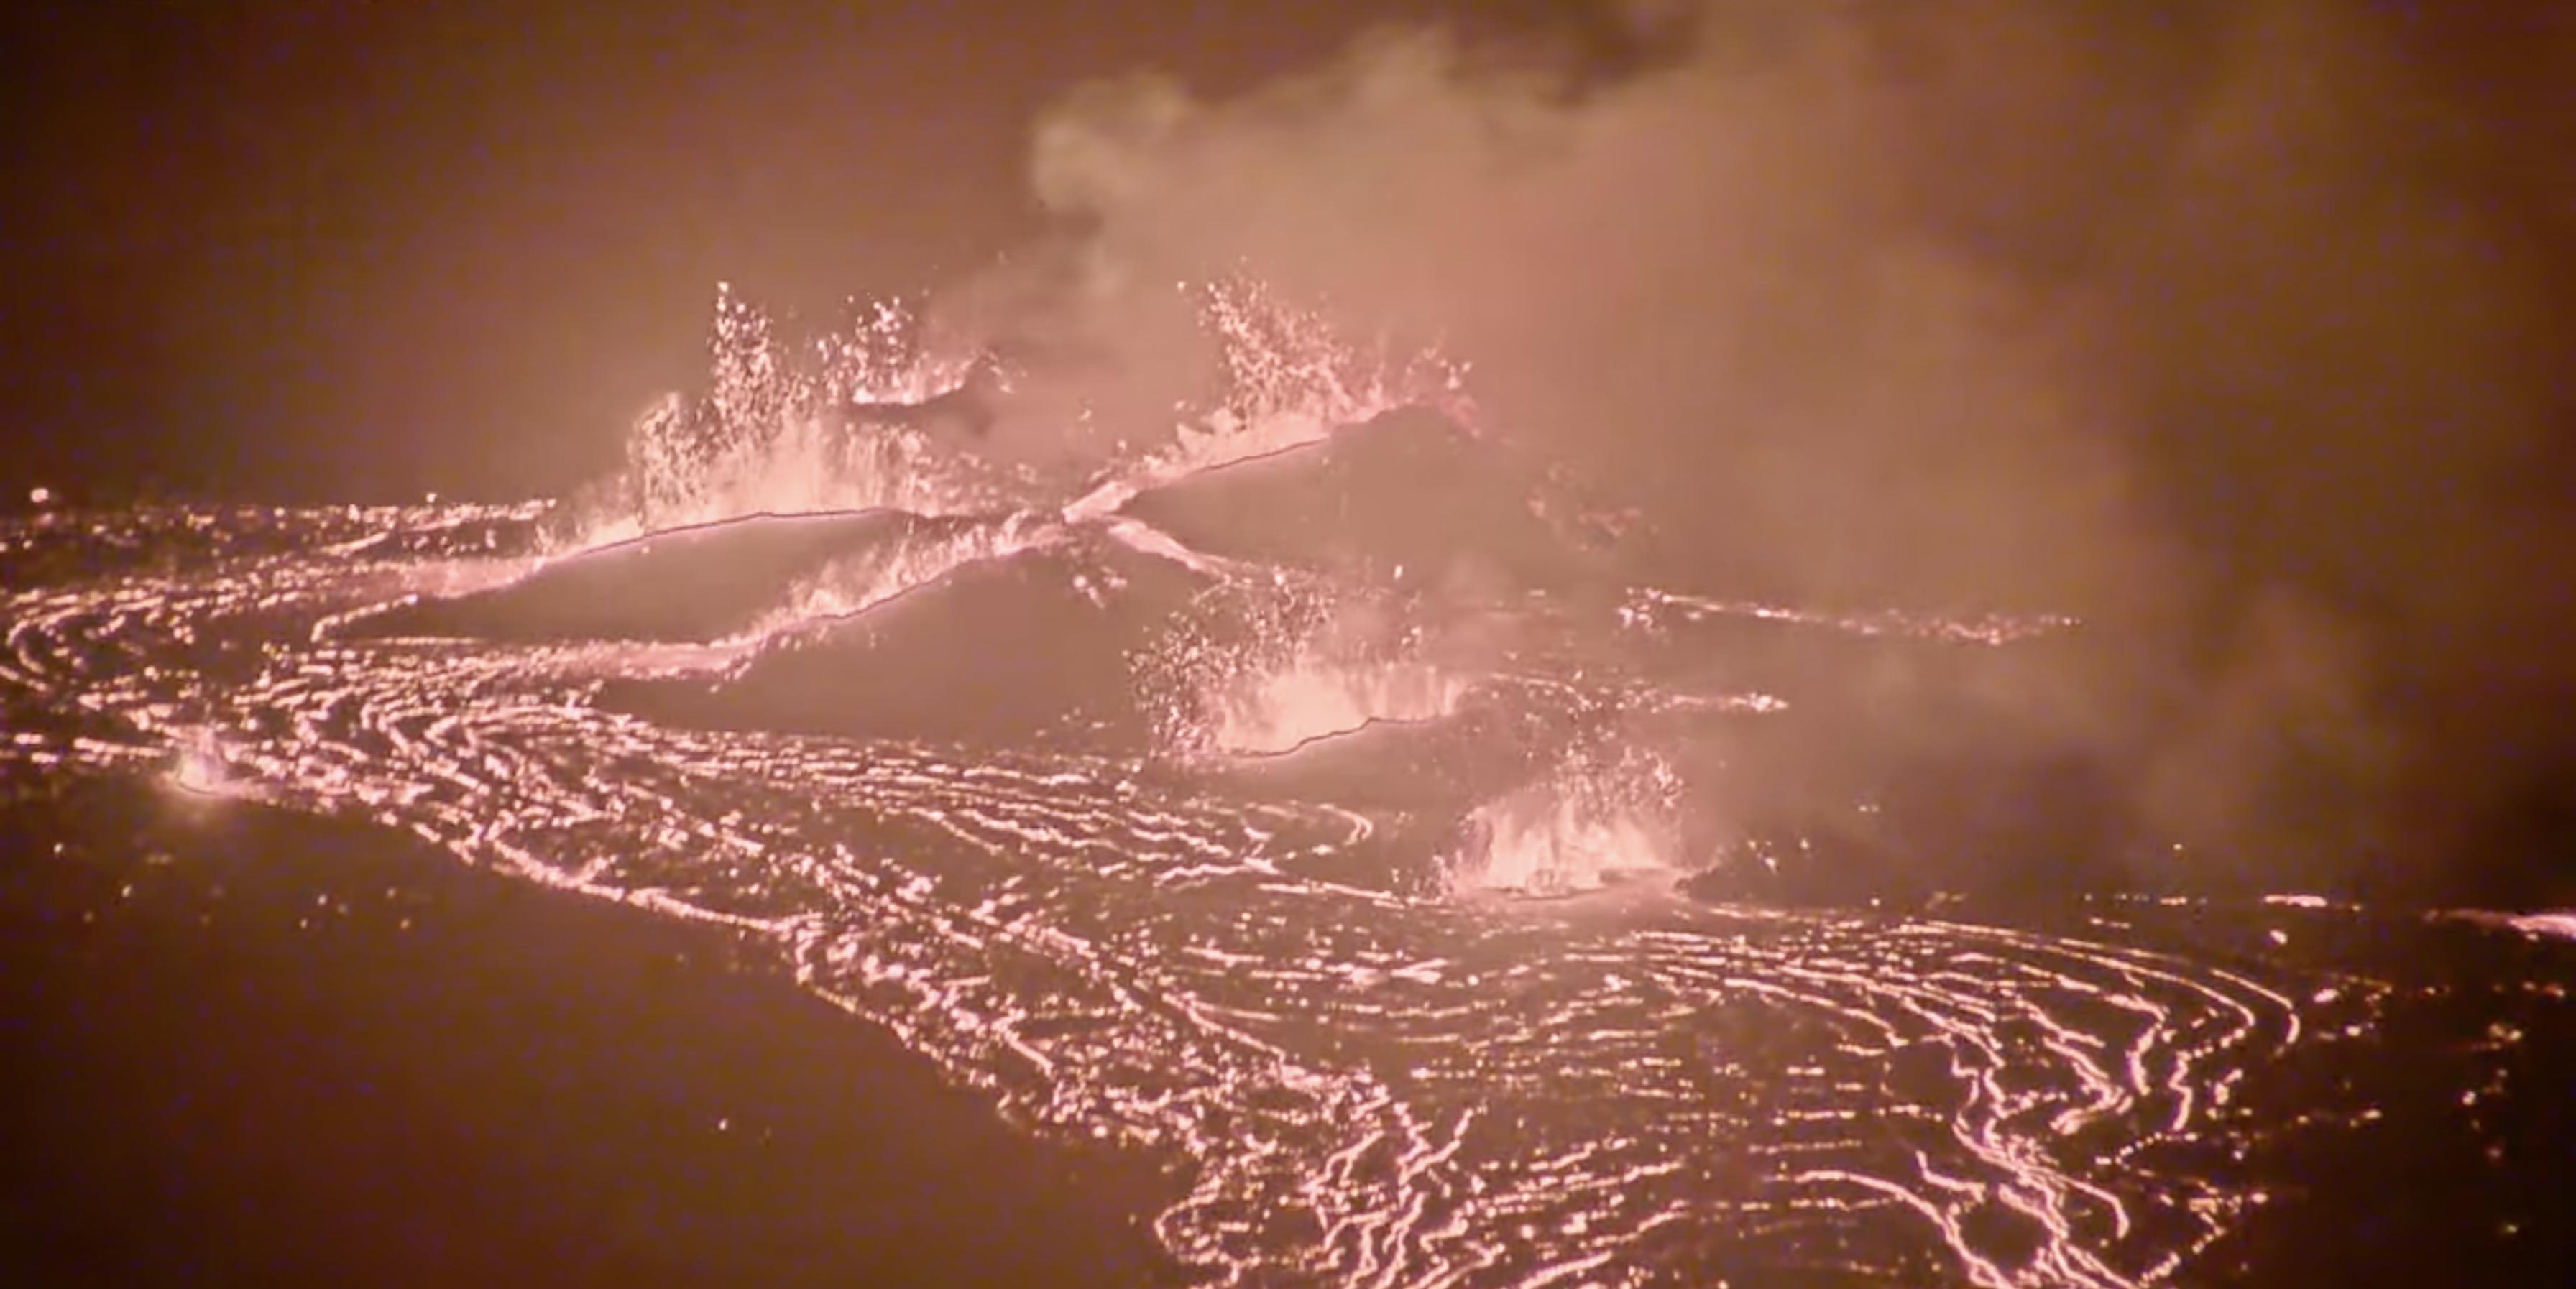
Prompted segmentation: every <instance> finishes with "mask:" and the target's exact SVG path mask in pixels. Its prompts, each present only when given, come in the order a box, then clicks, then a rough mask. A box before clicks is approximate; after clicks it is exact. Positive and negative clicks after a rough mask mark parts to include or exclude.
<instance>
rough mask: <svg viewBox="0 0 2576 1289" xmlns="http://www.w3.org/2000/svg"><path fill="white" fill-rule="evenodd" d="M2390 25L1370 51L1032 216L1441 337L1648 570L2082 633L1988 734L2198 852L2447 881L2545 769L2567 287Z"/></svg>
mask: <svg viewBox="0 0 2576 1289" xmlns="http://www.w3.org/2000/svg"><path fill="white" fill-rule="evenodd" d="M2403 8H2404V7H2398V6H2387V5H2378V4H2372V3H2367V2H2366V0H2177V2H2175V3H2160V4H2153V5H2147V4H2139V5H2126V4H2121V5H2071V4H2063V3H2055V2H2053V0H1961V2H1958V3H1938V2H1932V3H1919V4H1884V5H1825V4H1813V5H1806V4H1781V3H1763V2H1761V0H1704V2H1702V3H1690V4H1678V5H1674V4H1667V5H1644V6H1639V5H1631V6H1627V7H1625V8H1624V9H1622V10H1619V11H1617V12H1618V13H1620V14H1621V15H1622V16H1623V17H1622V20H1623V21H1626V22H1628V23H1629V24H1630V26H1629V27H1628V28H1627V30H1628V31H1629V33H1630V35H1631V36H1632V37H1633V39H1632V42H1631V43H1632V46H1633V47H1634V49H1637V50H1643V51H1644V54H1645V56H1641V57H1635V58H1632V59H1630V60H1628V63H1627V64H1626V65H1625V66H1623V67H1622V68H1620V69H1618V70H1616V71H1615V73H1613V72H1605V71H1604V70H1603V69H1602V68H1601V67H1599V66H1594V65H1587V64H1586V63H1585V61H1584V60H1583V58H1582V57H1580V56H1577V55H1576V54H1574V53H1572V52H1569V51H1568V50H1567V49H1563V48H1558V47H1554V46H1551V45H1549V44H1547V43H1546V42H1545V41H1544V40H1541V39H1527V40H1495V39H1489V38H1471V37H1468V36H1465V35H1461V34H1459V33H1456V32H1451V31H1444V30H1433V29H1411V30H1390V31H1387V32H1384V33H1381V34H1380V35H1378V36H1376V37H1374V38H1372V39H1369V40H1367V41H1364V42H1362V43H1360V44H1358V45H1357V46H1355V47H1354V48H1352V49H1351V50H1350V51H1349V52H1348V53H1347V55H1346V56H1344V57H1342V58H1341V59H1340V60H1338V61H1336V62H1333V63H1331V64H1330V65H1327V66H1322V67H1317V68H1313V69H1310V70H1308V71H1305V72H1303V73H1300V74H1297V75H1294V76H1291V77H1287V78H1285V79H1282V80H1279V81H1277V82H1275V83H1273V84H1271V85H1268V86H1266V87H1264V88H1261V89H1258V90H1256V91H1254V92H1251V93H1249V94H1246V95H1243V96H1240V97H1236V98H1230V99H1224V100H1217V101H1211V100H1207V99H1203V98H1199V97H1195V96H1193V95H1192V94H1191V93H1190V92H1188V91H1187V90H1186V89H1184V88H1183V87H1182V86H1180V85H1179V84H1178V83H1176V82H1173V81H1169V80H1163V79H1157V78H1154V77H1143V78H1138V79H1130V80H1126V81H1119V82H1113V83H1105V84H1102V85H1099V86H1095V87H1094V88H1092V89H1090V90H1088V91H1086V92H1084V93H1082V94H1079V95H1076V96H1074V97H1073V98H1072V99H1070V100H1069V101H1067V102H1065V103H1063V104H1062V105H1061V106H1060V108H1059V110H1057V111H1056V112H1054V113H1053V114H1052V115H1051V116H1049V117H1048V118H1047V119H1045V120H1044V121H1043V122H1042V123H1041V125H1040V128H1039V130H1038V133H1037V146H1036V152H1035V163H1034V172H1035V182H1036V185H1037V188H1038V190H1039V193H1040V195H1041V196H1042V198H1043V199H1044V200H1045V201H1046V202H1048V203H1049V204H1050V205H1051V206H1052V207H1053V208H1054V209H1056V210H1057V211H1059V212H1060V213H1062V214H1064V215H1065V216H1067V217H1068V219H1069V222H1071V223H1074V224H1077V225H1079V226H1081V227H1083V228H1085V229H1087V230H1088V234H1087V236H1088V240H1087V242H1085V244H1084V245H1083V247H1082V250H1081V251H1080V253H1079V255H1078V256H1077V257H1076V258H1077V259H1079V260H1080V262H1081V263H1082V264H1083V265H1084V266H1085V271H1084V272H1082V273H1080V274H1077V275H1075V277H1076V278H1077V279H1078V280H1079V282H1080V283H1081V290H1082V292H1084V293H1085V294H1084V301H1085V303H1084V304H1083V305H1082V306H1081V307H1083V308H1090V309H1096V310H1099V311H1100V313H1101V314H1102V316H1105V317H1116V318H1119V319H1120V320H1121V322H1122V325H1123V324H1124V323H1125V321H1126V320H1128V319H1129V318H1132V316H1133V314H1134V312H1135V310H1136V309H1137V308H1138V307H1139V306H1137V304H1136V303H1135V302H1136V301H1137V300H1139V299H1145V298H1150V297H1151V296H1152V295H1153V294H1154V293H1156V292H1167V291H1168V288H1169V284H1170V283H1171V282H1173V281H1175V280H1195V279H1200V278H1204V277H1206V276H1208V275H1210V274H1214V273H1221V272H1229V271H1247V272H1250V273H1252V274H1255V275H1257V276H1259V277H1260V278H1262V279H1263V280H1266V281H1268V282H1270V283H1271V284H1273V285H1274V286H1275V287H1276V288H1277V289H1278V290H1280V291H1281V292H1283V293H1286V294H1288V295H1289V296H1291V297H1293V298H1297V299H1300V300H1307V301H1314V302H1319V303H1321V304H1323V305H1324V307H1326V308H1328V309H1329V310H1330V311H1331V312H1333V313H1334V314H1336V315H1337V316H1338V318H1339V319H1340V320H1341V322H1342V323H1343V325H1344V326H1346V327H1347V328H1349V329H1351V330H1353V331H1355V332H1358V333H1361V334H1367V333H1368V332H1369V331H1370V330H1371V329H1373V328H1374V329H1385V330H1391V331H1393V332H1395V333H1398V334H1409V335H1432V336H1438V337H1440V338H1441V339H1442V340H1443V342H1444V344H1445V345H1446V346H1447V347H1448V349H1449V351H1450V352H1451V353H1453V354H1455V355H1456V356H1458V357H1459V358H1461V359H1462V360H1464V361H1467V362H1471V363H1473V364H1474V368H1475V372H1476V382H1477V393H1478V398H1479V402H1480V405H1481V407H1482V408H1483V409H1484V411H1485V413H1486V416H1487V420H1488V422H1489V423H1490V427H1491V428H1493V429H1494V430H1496V431H1497V432H1499V433H1501V434H1504V435H1506V436H1513V437H1519V438H1523V439H1526V440H1534V441H1537V442H1539V443H1541V444H1543V445H1544V446H1545V448H1546V449H1547V450H1548V451H1549V452H1551V453H1562V454H1566V455H1569V456H1572V457H1574V458H1576V459H1578V460H1580V461H1582V462H1583V463H1584V465H1585V466H1586V467H1587V468H1588V469H1589V470H1590V471H1591V472H1592V473H1593V474H1594V475H1595V476H1596V477H1598V478H1600V479H1601V480H1604V481H1606V482H1607V483H1608V484H1609V485H1610V486H1612V487H1614V488H1618V489H1624V490H1625V491H1627V492H1628V493H1629V494H1631V495H1633V496H1635V497H1637V498H1639V499H1640V500H1641V501H1643V502H1644V503H1645V504H1646V506H1647V508H1648V510H1649V512H1650V514H1651V515H1652V516H1653V517H1654V519H1655V527H1656V530H1657V532H1658V534H1659V549H1660V554H1661V557H1662V558H1663V559H1664V560H1665V561H1667V565H1668V567H1669V568H1673V569H1680V570H1685V571H1687V573H1688V574H1689V575H1691V576H1693V577H1696V578H1698V579H1699V580H1702V581H1705V582H1708V583H1712V584H1718V585H1724V586H1731V587H1742V588H1748V589H1752V590H1756V591H1759V592H1760V593H1763V594H1768V595H1775V596H1784V597H1790V598H1795V599H1800V600H1804V601H1808V602H1825V603H1872V604H1886V603H1911V604H1916V605H1920V606H1924V607H1938V608H1944V609H1963V608H1971V607H1973V608H2003V607H2013V608H2036V609H2043V610H2050V611H2064V612H2070V613H2074V614H2077V615H2080V616H2082V617H2083V618H2084V619H2086V621H2087V622H2088V623H2089V624H2090V626H2091V628H2092V629H2093V631H2094V633H2095V634H2096V636H2097V637H2099V638H2101V639H2103V640H2106V641H2108V642H2109V644H2108V645H2107V646H2106V647H2104V648H2100V649H2095V650H2090V651H2086V652H2085V653H2084V655H2083V656H2084V657H2085V658H2086V661H2084V662H2082V663H2080V664H2077V663H2072V662H2067V663H2062V664H2061V663H2057V662H2050V663H2045V664H2032V665H2031V666H2029V667H2028V668H2026V669H2025V670H2024V672H2023V673H2022V674H2020V675H2018V676H2013V677H2004V678H1999V679H1998V680H1997V681H1996V682H1995V683H1994V684H1993V685H1991V686H1990V688H1989V691H1988V692H1987V693H1986V694H1985V699H1986V703H1987V706H1988V708H1989V709H1990V711H1991V714H1992V716H1993V717H1994V720H1993V721H1991V722H1985V723H1981V724H1979V725H1978V726H1976V727H1975V729H1974V731H1973V733H1972V734H1970V735H1969V737H1973V738H1975V739H1978V740H1980V741H1984V742H1991V741H1992V740H1995V739H1998V738H2022V739H2028V740H2031V741H2033V742H2034V743H2038V744H2043V745H2063V746H2065V747H2068V748H2072V749H2075V750H2079V751H2082V752H2084V753H2086V754H2088V755H2093V756H2097V757H2099V758H2101V759H2103V760H2104V762H2105V763H2107V764H2108V765H2110V766H2112V767H2114V769H2115V771H2116V775H2117V777H2118V778H2119V780H2120V781H2121V782H2123V783H2124V784H2126V785H2127V791H2126V792H2125V794H2124V796H2125V797H2126V798H2127V799H2128V801H2129V802H2130V803H2131V805H2132V807H2133V808H2134V809H2135V811H2137V812H2138V813H2139V814H2140V816H2141V817H2142V819H2143V820H2144V821H2146V822H2147V823H2148V824H2150V825H2151V826H2153V827H2155V828H2158V829H2161V830H2163V831H2164V832H2165V833H2167V834H2169V835H2171V836H2173V837H2175V838H2177V839H2179V840H2183V841H2187V842H2191V843H2200V844H2203V845H2202V846H2200V847H2197V849H2204V850H2207V851H2209V852H2212V853H2238V854H2241V853H2243V852H2244V851H2245V850H2247V849H2248V848H2252V847H2259V848H2261V849H2262V850H2263V852H2264V853H2265V854H2267V855H2284V856H2286V855H2287V853H2288V852H2287V851H2285V850H2284V849H2283V848H2284V847H2292V848H2296V849H2304V850H2306V851H2312V852H2314V860H2313V862H2315V863H2317V864H2320V865H2325V866H2327V867H2329V868H2335V867H2339V866H2343V865H2348V864H2352V863H2357V862H2364V861H2363V860H2362V859H2361V857H2362V856H2364V855H2366V854H2369V853H2371V852H2372V851H2373V850H2374V849H2377V848H2389V847H2394V848H2396V849H2398V850H2399V851H2403V852H2406V853H2410V854H2416V855H2423V856H2442V855H2446V854H2448V853H2450V852H2452V851H2455V850H2457V849H2458V848H2459V847H2461V846H2462V845H2463V844H2464V839H2465V837H2466V836H2467V833H2466V832H2465V831H2464V830H2468V829H2473V828H2482V827H2484V826H2485V824H2484V823H2482V822H2480V821H2488V820H2493V819H2496V818H2500V817H2502V815H2501V814H2499V812H2500V811H2504V810H2505V808H2506V806H2507V804H2508V798H2518V796H2519V794H2523V793H2524V791H2525V789H2526V787H2527V786H2528V784H2529V783H2530V782H2531V779H2532V772H2531V770H2530V766H2531V765H2532V764H2534V762H2533V760H2532V757H2531V755H2529V754H2532V753H2535V752H2537V751H2554V750H2555V749H2554V748H2540V747H2539V746H2538V745H2539V744H2543V743H2549V742H2552V741H2553V740H2554V736H2549V737H2544V736H2543V735H2542V733H2540V731H2543V730H2546V729H2548V728H2551V722H2550V721H2549V720H2547V719H2545V718H2539V717H2534V716H2532V715H2530V714H2531V713H2534V712H2554V711H2556V710H2559V709H2557V708H2555V707H2552V706H2551V705H2550V704H2555V703H2558V702H2559V700H2560V699H2562V698H2563V696H2564V695H2565V693H2566V692H2567V685H2566V682H2567V680H2568V679H2569V669H2568V667H2567V665H2566V664H2563V663H2561V662H2560V661H2559V660H2558V656H2557V654H2558V652H2559V651H2557V650H2556V649H2555V648H2554V646H2553V645H2550V644H2548V643H2545V642H2550V641H2554V640H2556V639H2561V638H2564V632H2563V628H2565V627H2566V626H2568V625H2570V623H2571V622H2576V613H2572V612H2571V611H2570V607H2569V602H2568V599H2567V597H2566V596H2565V595H2564V594H2563V593H2562V592H2560V591H2558V590H2557V588H2556V580H2555V578H2554V576H2552V575H2551V574H2550V573H2548V572H2547V571H2546V570H2547V569H2548V568H2549V565H2550V563H2551V561H2550V560H2549V559H2548V558H2546V556H2547V555H2548V554H2549V553H2550V552H2552V551H2554V550H2556V549H2561V548H2563V546H2564V543H2565V539H2566V538H2567V537H2568V536H2569V535H2570V534H2569V531H2568V525H2567V523H2566V522H2565V521H2564V520H2562V519H2560V518H2559V517H2558V516H2557V515H2556V514H2554V513H2553V512H2551V511H2548V510H2546V509H2544V508H2543V503H2544V502H2545V500H2546V499H2547V497H2548V495H2549V494H2551V493H2553V492H2555V493H2560V494H2563V492H2564V491H2565V489H2564V487H2563V482H2564V473H2565V472H2564V466H2565V464H2566V456H2565V453H2564V452H2563V450H2561V449H2560V447H2559V446H2557V443H2556V439H2555V438H2554V437H2553V436H2558V435H2563V431H2564V421H2565V418H2564V416H2563V414H2562V413H2561V412H2560V411H2559V410H2558V409H2561V408H2563V407H2564V406H2565V405H2566V400H2565V399H2564V398H2563V392H2564V391H2563V390H2561V389H2559V388H2556V387H2554V386H2553V384H2552V382H2553V380H2556V379H2557V378H2556V377H2555V376H2554V375H2553V374H2552V372H2551V371H2550V370H2549V364H2548V362H2547V361H2546V359H2547V357H2548V355H2549V353H2550V351H2551V348H2552V338H2553V336H2554V335H2555V334H2557V332H2558V331H2559V330H2561V329H2562V328H2561V327H2560V326H2559V324H2560V323H2562V322H2564V321H2565V319H2564V318H2563V317H2554V316H2553V315H2552V312H2551V310H2552V307H2553V306H2552V304H2551V301H2550V299H2549V298H2548V297H2547V296H2545V294H2544V286H2543V284H2545V283H2546V282H2547V281H2549V280H2550V276H2551V274H2552V272H2554V271H2556V270H2557V269H2559V268H2563V267H2564V265H2565V263H2566V262H2567V261H2566V260H2565V258H2564V257H2563V256H2561V257H2560V258H2558V259H2555V260H2553V259H2552V258H2551V257H2552V255H2553V253H2554V252H2553V247H2554V246H2555V245H2558V243H2553V242H2552V241H2551V236H2552V226H2551V225H2550V224H2549V222H2548V219H2547V218H2542V217H2540V216H2537V215H2535V214H2534V211H2536V210H2540V209H2541V206H2542V203H2541V198H2540V197H2538V196H2535V195H2534V191H2537V190H2531V189H2529V186H2528V185H2525V186H2524V188H2523V189H2515V188H2514V187H2513V186H2512V185H2511V184H2507V183H2503V182H2501V181H2499V179H2498V176H2500V175H2505V174H2507V173H2508V172H2511V173H2519V171H2518V170H2515V167H2516V166H2518V165H2521V163H2522V159H2521V158H2519V157H2516V156H2511V155H2508V152H2509V149H2508V148H2507V147H2506V145H2504V144H2501V143H2498V142H2495V141H2494V139H2493V138H2491V137H2489V136H2487V135H2483V134H2482V133H2481V132H2480V130H2479V129H2478V124H2479V121H2478V115H2477V114H2478V113H2479V112H2480V111H2481V110H2484V109H2482V107H2481V106H2480V105H2481V104H2482V103H2486V102H2488V101H2489V100H2491V99H2493V98H2494V96H2493V95H2491V94H2488V95H2485V96H2484V97H2480V96H2477V95H2471V94H2469V93H2468V92H2466V91H2464V90H2462V89H2461V88H2460V86H2461V85H2462V84H2464V83H2465V81H2466V80H2467V79H2472V78H2462V77H2457V76H2446V75H2442V74H2439V73H2437V71H2435V70H2432V67H2433V65H2432V64H2429V63H2427V62H2425V61H2424V60H2421V59H2418V58H2415V57H2414V56H2413V51H2414V50H2415V48H2416V46H2417V44H2419V43H2420V42H2421V33H2420V32H2419V31H2418V30H2417V26H2418V24H2417V23H2416V22H2415V21H2414V20H2413V19H2411V18H2409V17H2408V16H2406V14H2405V13H2404V12H2403V11H2402V10H2403ZM2499 12H2501V11H2499ZM2482 93H2483V92H2482ZM2525 168H2527V167H2525ZM2517 203H2518V204H2517ZM2550 218H2556V219H2559V220H2561V221H2562V223H2563V221H2564V216H2563V215H2558V216H2552V217H2550ZM2558 231H2564V230H2563V229H2560V230H2558ZM1074 312H1079V309H1077V310H1075V311H1074ZM1054 316H1055V320H1056V321H1058V322H1061V321H1062V319H1063V317H1064V316H1065V314H1064V312H1063V311H1062V310H1061V309H1059V312H1058V313H1057V314H1056V315H1054ZM1098 343H1099V344H1100V345H1101V346H1102V347H1103V351H1104V352H1107V353H1113V354H1117V353H1121V350H1120V348H1119V342H1118V336H1117V332H1116V330H1115V329H1103V330H1102V332H1101V334H1100V335H1099V337H1098ZM1123 357H1124V359H1125V366H1124V370H1125V372H1126V373H1127V374H1128V376H1129V377H1131V378H1132V379H1134V380H1137V381H1139V382H1150V381H1151V380H1153V379H1154V378H1155V376H1156V374H1157V373H1158V372H1159V370H1160V364H1161V363H1162V360H1163V358H1164V355H1162V354H1159V353H1156V352H1152V351H1150V350H1144V351H1140V350H1137V349H1134V348H1129V349H1127V350H1125V351H1124V353H1123ZM2553 417H2556V418H2557V419H2556V420H2555V421H2553V419H2552V418H2553ZM1668 576H1669V575H1668ZM2538 700H2547V701H2546V702H2545V703H2544V702H2541V701H2538ZM1918 733H1919V737H1920V741H1922V742H1923V743H1925V744H1926V745H1927V747H1930V748H1935V749H1937V748H1938V747H1939V746H1941V745H1942V744H1943V742H1944V741H1945V740H1955V739H1956V738H1958V737H1959V735H1957V734H1954V733H1952V732H1951V731H1950V729H1949V728H1947V727H1943V728H1931V729H1926V730H1923V731H1919V732H1918ZM2507 735H2512V736H2513V737H2506V736H2507ZM2507 761H2510V762H2511V764H2506V762H2507ZM2321 821H2322V822H2321ZM2325 824H2330V825H2331V826H2323V825H2325ZM2263 862H2265V863H2267V864H2277V863H2287V862H2290V861H2289V860H2288V859H2287V858H2281V859H2267V860H2265V861H2263ZM2303 862H2305V861H2303ZM2414 871H2415V872H2418V873H2430V872H2432V871H2434V866H2432V865H2429V864H2426V865H2422V866H2419V867H2417V868H2415V870H2414ZM2346 875H2348V872H2347V873H2346Z"/></svg>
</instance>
